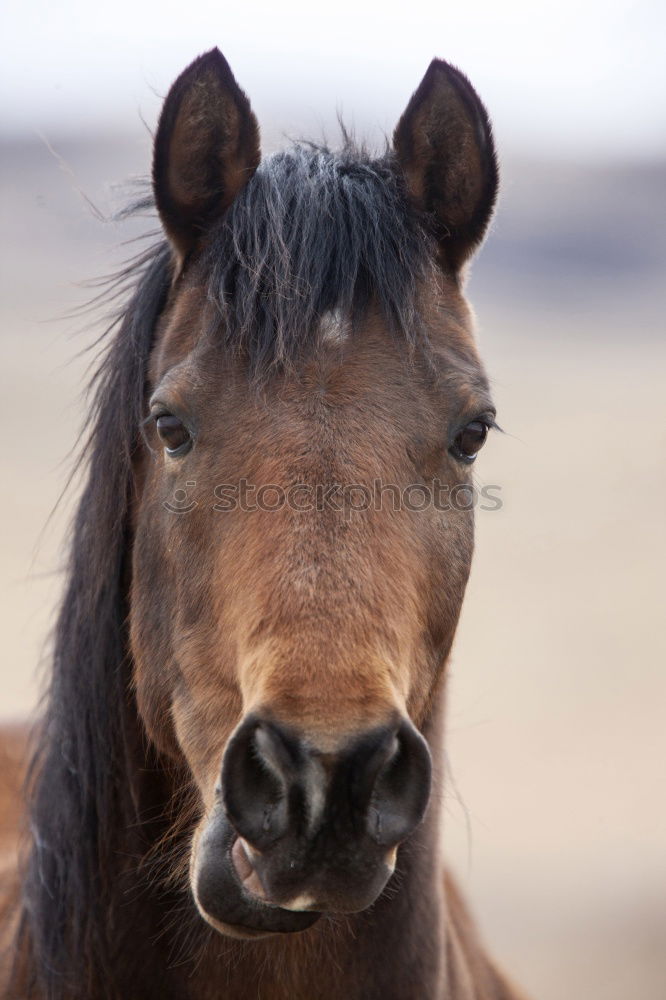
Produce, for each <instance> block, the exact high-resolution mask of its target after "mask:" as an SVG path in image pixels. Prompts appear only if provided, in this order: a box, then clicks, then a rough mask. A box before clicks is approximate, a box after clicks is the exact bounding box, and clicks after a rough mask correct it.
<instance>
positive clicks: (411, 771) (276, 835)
mask: <svg viewBox="0 0 666 1000" xmlns="http://www.w3.org/2000/svg"><path fill="white" fill-rule="evenodd" d="M430 771H431V765H430V753H429V750H428V746H427V743H426V741H425V740H424V738H423V737H422V736H421V734H420V733H419V732H418V731H417V730H416V729H415V728H414V726H413V725H412V724H411V722H409V721H408V720H406V719H401V720H399V721H398V722H397V723H393V724H391V725H387V726H380V727H377V728H375V729H372V730H370V731H368V732H366V733H364V734H363V735H362V736H360V737H358V738H356V739H355V740H354V741H353V743H352V744H351V746H349V745H348V746H347V748H346V749H344V750H341V751H340V752H339V753H338V754H337V755H336V756H335V758H334V759H332V760H330V762H329V765H328V766H327V767H326V768H323V767H321V765H319V764H318V763H317V754H316V751H314V750H312V749H309V748H306V746H305V744H304V742H303V741H302V739H301V738H300V737H299V736H297V735H296V733H295V732H292V731H289V730H287V729H285V728H284V727H283V726H280V725H278V724H277V723H275V722H273V721H270V720H266V719H261V718H259V717H258V716H250V717H248V718H247V719H246V720H245V721H244V722H243V723H242V725H241V726H240V727H239V728H238V729H237V731H236V732H235V734H234V735H233V737H232V739H231V740H230V742H229V745H228V747H227V750H226V753H225V755H224V762H223V766H222V780H221V785H222V796H223V801H224V807H225V810H226V813H227V816H228V818H229V820H230V822H231V823H232V825H233V827H234V828H235V830H236V832H237V833H238V834H239V835H240V836H241V837H243V838H244V840H245V841H247V842H248V843H249V844H250V845H252V846H253V847H254V848H256V849H258V850H259V851H266V850H267V849H268V848H270V847H272V846H273V845H276V844H277V843H278V842H280V843H281V844H282V845H283V848H284V851H286V850H287V847H288V846H289V844H290V843H291V844H292V846H291V847H290V848H289V851H288V857H289V858H290V859H291V863H292V867H293V865H294V862H293V858H294V857H295V856H296V854H298V856H299V858H301V857H302V851H303V850H304V849H305V846H304V845H305V843H306V842H312V843H313V845H314V844H315V842H316V844H317V845H318V847H317V849H318V850H319V849H321V847H322V844H324V843H325V842H327V841H328V840H329V839H331V838H333V839H342V840H343V841H345V842H346V844H347V845H349V844H351V843H356V844H357V845H358V847H359V848H360V847H361V843H362V842H363V840H365V839H367V838H369V840H370V841H371V842H372V843H374V844H375V845H377V846H379V847H383V848H391V847H394V846H395V845H396V844H398V843H400V841H402V840H404V839H405V838H406V837H407V836H408V835H409V834H410V833H411V832H412V830H413V829H414V828H415V827H416V826H417V825H418V823H419V822H420V820H421V819H422V817H423V814H424V812H425V809H426V806H427V804H428V799H429V796H430ZM287 835H290V837H289V839H288V840H285V837H287ZM294 838H295V839H294ZM322 838H323V839H322ZM292 841H293V843H292ZM296 841H298V843H296ZM284 851H283V850H282V848H281V853H284ZM286 858H287V854H285V859H283V861H284V860H286ZM299 867H300V864H299Z"/></svg>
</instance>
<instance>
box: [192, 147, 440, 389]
mask: <svg viewBox="0 0 666 1000" xmlns="http://www.w3.org/2000/svg"><path fill="white" fill-rule="evenodd" d="M345 139H346V142H345V146H344V148H343V149H342V151H341V152H331V151H330V150H329V149H327V148H325V147H321V146H315V145H312V144H310V145H304V144H297V145H294V146H293V147H292V148H291V149H289V150H288V151H286V152H282V153H277V154H275V155H273V156H270V157H268V158H267V159H266V160H264V161H263V162H262V163H261V165H260V166H259V168H258V169H257V171H256V173H255V174H254V176H253V177H252V178H251V180H250V181H249V182H248V184H247V185H246V187H245V188H244V189H243V191H242V192H241V193H240V194H239V196H238V197H237V198H236V200H235V201H234V203H233V205H232V206H231V208H230V210H229V212H228V213H227V215H226V216H225V218H224V220H223V221H222V223H221V225H220V226H219V227H218V228H217V231H216V232H215V233H214V234H213V237H212V240H211V243H210V245H209V247H208V249H207V253H206V257H205V266H206V269H207V270H208V271H209V273H210V280H209V284H208V291H209V298H210V299H211V301H212V302H213V303H214V304H215V305H216V306H217V309H218V310H219V312H220V314H221V316H222V318H223V319H224V323H225V335H226V342H227V345H228V346H229V347H230V348H232V349H234V350H237V351H239V352H240V353H242V354H243V355H244V356H245V357H246V358H247V359H248V361H249V364H250V368H251V370H252V371H253V372H254V373H262V372H267V371H270V370H271V369H274V368H275V367H283V366H286V365H289V364H290V362H292V361H294V360H295V359H297V358H298V357H299V356H300V355H301V353H302V351H303V349H304V348H305V347H306V346H310V345H311V344H312V342H313V339H314V340H316V335H317V330H318V325H319V320H320V318H321V317H322V316H324V315H325V314H326V313H328V312H329V311H332V310H339V311H340V312H341V313H342V314H344V315H349V316H350V318H351V320H352V329H353V327H354V325H355V323H354V321H355V320H357V319H359V318H360V317H361V316H362V314H363V312H364V311H365V309H366V308H367V307H368V305H369V304H370V303H371V302H374V303H376V305H377V307H378V308H379V310H380V313H381V315H382V316H383V318H384V320H385V322H386V323H387V324H388V326H389V328H390V329H391V330H392V331H393V332H394V333H396V334H398V335H402V336H403V337H405V338H406V340H407V342H408V343H410V344H413V343H415V342H416V341H417V340H418V339H419V337H420V335H421V325H420V322H419V316H418V311H417V309H416V292H417V287H418V284H419V282H420V281H422V280H423V279H424V278H425V277H426V275H427V271H428V267H429V264H430V259H431V255H430V244H429V241H428V238H427V236H426V230H425V228H424V226H423V224H422V220H421V219H420V218H419V217H418V215H417V213H416V212H415V210H414V209H413V208H412V206H411V205H409V203H408V201H407V198H406V196H405V194H404V191H403V184H402V181H401V178H400V176H399V174H398V173H397V171H396V170H395V167H394V165H393V163H392V157H391V154H390V153H387V154H386V155H384V156H383V157H381V158H378V159H372V158H371V157H370V156H368V155H367V153H366V152H365V151H364V150H362V149H358V148H357V147H355V146H354V145H353V144H352V143H351V142H350V141H349V140H348V139H347V137H346V136H345Z"/></svg>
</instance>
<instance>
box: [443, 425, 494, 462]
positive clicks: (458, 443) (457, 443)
mask: <svg viewBox="0 0 666 1000" xmlns="http://www.w3.org/2000/svg"><path fill="white" fill-rule="evenodd" d="M487 436H488V424H487V423H485V421H483V420H471V421H470V422H469V423H468V424H467V425H466V426H465V427H463V429H462V430H461V431H459V432H458V434H457V435H456V438H455V440H454V442H453V445H452V446H451V449H450V451H451V454H452V455H453V457H454V458H457V459H459V460H460V461H461V462H467V463H470V462H473V461H474V459H475V458H476V455H477V452H479V451H480V450H481V448H482V447H483V445H484V443H485V440H486V438H487Z"/></svg>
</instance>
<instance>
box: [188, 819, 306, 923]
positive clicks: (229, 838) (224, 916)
mask: <svg viewBox="0 0 666 1000" xmlns="http://www.w3.org/2000/svg"><path fill="white" fill-rule="evenodd" d="M238 840H239V838H238V836H237V834H236V833H235V831H234V830H233V829H232V828H231V826H230V824H229V823H228V822H227V821H226V818H225V817H224V814H222V813H220V814H218V815H217V816H216V817H214V818H213V820H212V821H211V823H210V824H209V827H208V829H207V830H206V832H205V834H204V836H203V838H202V842H201V844H200V846H199V851H198V862H197V865H196V871H195V873H194V882H193V890H194V895H195V899H196V901H197V905H198V907H199V910H200V912H201V915H202V916H203V917H204V919H206V920H207V921H208V923H210V924H211V925H212V926H213V927H215V929H216V930H218V931H220V932H221V933H222V934H224V933H227V934H229V935H230V936H232V937H253V938H256V937H263V936H266V935H270V934H291V933H297V932H299V931H304V930H307V928H308V927H311V926H312V924H314V923H315V922H316V921H317V920H318V919H319V917H320V916H321V913H318V912H314V911H311V912H300V911H296V912H295V911H292V910H288V909H284V908H283V907H281V906H279V904H276V903H270V902H269V901H267V900H265V898H262V896H260V895H256V894H255V893H254V892H252V891H251V888H252V887H253V885H254V883H253V881H252V880H251V876H252V873H253V871H254V869H253V867H252V865H251V864H250V861H249V859H248V858H247V857H245V858H243V854H244V853H245V852H244V851H243V852H242V853H240V852H241V851H242V847H243V845H242V843H241V844H238ZM237 845H238V846H237ZM234 852H235V853H236V859H234V856H233V855H234ZM236 861H237V862H238V866H237V864H236ZM239 868H240V871H239ZM243 876H245V880H244V878H243ZM248 878H250V889H248V887H247V885H246V884H245V883H246V882H247V879H248ZM257 879H258V876H257Z"/></svg>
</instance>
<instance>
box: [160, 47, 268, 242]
mask: <svg viewBox="0 0 666 1000" xmlns="http://www.w3.org/2000/svg"><path fill="white" fill-rule="evenodd" d="M259 159H260V152H259V128H258V125H257V119H256V118H255V116H254V114H253V113H252V109H251V108H250V102H249V100H248V99H247V97H246V95H245V94H244V93H243V91H242V90H241V89H240V87H239V86H238V84H237V83H236V80H235V79H234V75H233V73H232V72H231V69H230V68H229V64H228V62H227V60H226V59H225V58H224V56H223V55H222V53H221V52H220V51H219V49H212V50H211V51H210V52H207V53H206V54H205V55H203V56H200V57H199V58H198V59H196V60H195V61H194V62H193V63H192V65H191V66H188V68H187V69H186V70H185V71H184V72H183V73H181V75H180V76H179V77H178V79H177V80H176V82H175V83H174V85H173V86H172V88H171V90H170V91H169V93H168V94H167V97H166V100H165V102H164V107H163V108H162V114H161V115H160V121H159V125H158V127H157V135H156V136H155V150H154V154H153V189H154V192H155V202H156V204H157V209H158V211H159V214H160V218H161V220H162V224H163V226H164V229H165V231H166V233H167V236H168V237H169V239H170V241H171V243H172V245H173V246H174V248H175V250H176V252H177V253H178V254H179V256H180V257H181V259H183V258H184V257H185V256H186V255H187V254H188V253H189V252H190V250H192V249H193V247H194V246H195V245H196V244H197V242H198V241H199V240H200V238H201V235H202V233H203V232H204V231H205V230H206V229H207V228H208V227H209V226H210V225H211V223H212V222H214V221H215V219H217V218H219V217H220V216H221V215H222V213H223V212H225V211H226V209H227V208H228V207H229V206H230V205H231V203H232V201H233V200H234V198H235V197H236V195H237V194H238V193H239V191H240V190H241V189H242V188H243V187H244V185H245V184H246V183H247V181H248V180H249V179H250V177H251V176H252V174H253V173H254V171H255V170H256V168H257V166H258V164H259Z"/></svg>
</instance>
